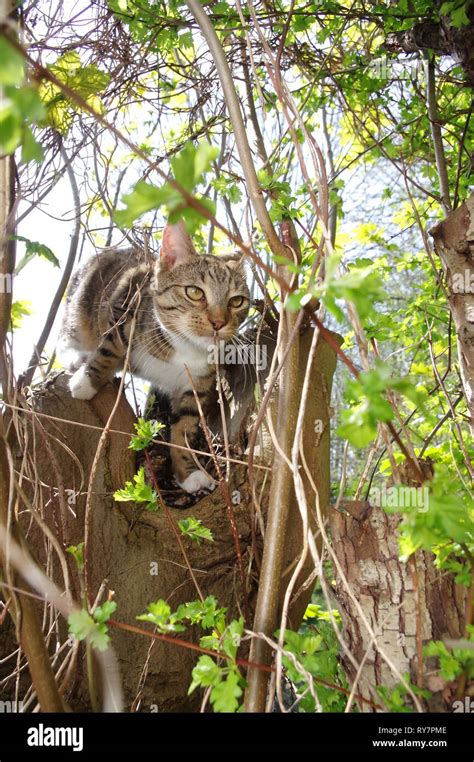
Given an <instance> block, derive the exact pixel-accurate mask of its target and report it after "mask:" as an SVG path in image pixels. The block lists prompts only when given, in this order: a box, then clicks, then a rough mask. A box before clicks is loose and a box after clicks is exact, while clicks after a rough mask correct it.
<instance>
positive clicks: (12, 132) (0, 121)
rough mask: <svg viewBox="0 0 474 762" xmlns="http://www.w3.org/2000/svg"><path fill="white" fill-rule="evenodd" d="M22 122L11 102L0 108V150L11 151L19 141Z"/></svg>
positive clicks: (3, 151)
mask: <svg viewBox="0 0 474 762" xmlns="http://www.w3.org/2000/svg"><path fill="white" fill-rule="evenodd" d="M21 129H22V123H21V119H19V118H18V115H17V114H15V113H14V111H13V107H12V104H11V103H7V105H6V106H4V108H2V109H1V110H0V152H1V153H5V154H10V153H13V151H14V150H15V149H16V148H18V146H19V145H20V142H21Z"/></svg>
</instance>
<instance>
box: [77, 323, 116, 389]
mask: <svg viewBox="0 0 474 762" xmlns="http://www.w3.org/2000/svg"><path fill="white" fill-rule="evenodd" d="M125 354H126V348H125V345H124V342H123V340H122V338H121V336H120V333H119V331H118V330H117V329H116V328H114V329H112V330H110V331H108V332H107V333H106V334H105V335H104V336H103V337H102V340H101V342H100V344H99V346H98V347H97V349H96V350H95V351H94V352H91V353H90V354H89V357H88V358H87V362H86V363H85V364H84V365H81V367H80V368H79V369H78V370H77V371H76V372H75V373H74V375H73V376H72V378H71V380H70V381H69V389H70V391H71V394H72V396H73V397H75V398H76V399H79V400H91V399H92V398H93V397H95V395H96V394H97V392H98V391H99V389H101V388H102V386H105V384H106V383H108V382H109V381H112V379H113V377H114V376H115V373H116V371H117V370H119V368H120V367H121V366H122V364H123V359H124V357H125Z"/></svg>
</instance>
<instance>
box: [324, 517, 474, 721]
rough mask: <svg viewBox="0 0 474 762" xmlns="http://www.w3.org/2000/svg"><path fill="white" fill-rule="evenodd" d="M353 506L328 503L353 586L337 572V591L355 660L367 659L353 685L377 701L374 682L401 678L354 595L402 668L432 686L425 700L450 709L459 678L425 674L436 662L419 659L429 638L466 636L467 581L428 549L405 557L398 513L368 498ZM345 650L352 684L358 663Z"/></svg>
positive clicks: (338, 549) (392, 685)
mask: <svg viewBox="0 0 474 762" xmlns="http://www.w3.org/2000/svg"><path fill="white" fill-rule="evenodd" d="M343 505H344V504H343ZM347 507H348V508H350V507H351V506H350V504H349V505H348V506H347ZM352 508H353V509H354V506H352ZM351 513H352V514H353V515H350V514H349V513H346V511H344V512H343V511H335V510H330V512H329V523H330V530H331V536H332V541H333V547H334V551H335V553H336V556H337V559H338V561H339V563H340V564H341V567H342V571H343V573H344V575H345V577H346V579H347V582H348V585H349V589H350V593H351V595H350V594H349V593H348V590H347V589H346V587H345V586H344V585H343V584H342V582H341V579H340V578H339V579H338V580H337V589H336V596H337V601H338V606H339V608H340V610H341V613H342V618H343V628H344V629H343V632H344V637H345V639H346V642H347V645H348V648H349V650H350V652H351V653H352V655H353V656H354V657H355V659H356V661H357V663H358V664H362V663H363V666H362V669H361V671H360V677H359V680H358V683H357V687H356V688H357V689H356V692H357V693H359V694H360V695H362V696H364V697H365V698H369V699H372V700H373V701H375V702H377V703H379V704H380V703H381V697H380V695H379V694H378V692H377V691H376V688H375V686H381V685H382V686H385V687H387V688H388V689H389V690H390V689H391V690H393V689H394V688H395V686H397V685H398V684H399V682H400V680H399V678H398V677H397V676H396V675H394V673H393V671H392V669H391V668H390V667H389V666H388V665H387V663H386V662H385V661H384V659H383V658H382V656H381V654H380V653H379V652H378V650H377V649H376V648H375V647H374V644H373V642H372V638H371V636H370V635H369V633H368V631H367V628H366V627H365V626H364V623H363V622H362V620H361V616H360V613H359V611H358V610H357V607H356V605H355V601H357V602H358V603H359V604H360V606H361V608H362V611H363V612H364V614H365V616H366V618H367V619H368V621H369V623H370V625H371V627H372V629H373V630H374V631H375V634H376V636H377V642H378V643H380V645H381V647H382V648H383V650H384V651H385V652H386V653H387V654H389V656H390V659H391V660H392V662H393V663H394V665H395V666H396V668H397V669H398V671H399V673H400V674H402V675H403V674H405V673H409V675H410V682H411V683H412V684H413V685H419V687H423V688H427V689H428V690H430V691H431V692H432V698H430V699H428V700H427V701H426V704H425V708H426V709H427V710H428V711H434V712H435V711H438V712H439V711H443V712H446V711H452V709H453V701H454V700H455V698H456V695H455V685H454V683H446V682H445V681H444V680H442V679H441V678H440V677H439V676H437V675H435V674H431V675H430V674H428V675H427V672H429V669H428V670H427V669H426V667H428V666H431V665H429V664H428V665H425V667H424V665H423V664H422V663H421V664H420V660H419V655H420V651H421V650H422V646H424V645H425V644H426V643H428V642H429V641H430V640H444V639H445V638H453V639H458V638H460V637H463V635H464V621H465V610H466V588H464V587H462V586H458V585H456V584H455V583H454V580H453V577H452V575H449V574H446V573H444V572H440V571H439V569H436V567H435V563H434V561H435V558H434V556H433V554H431V553H428V552H424V551H419V552H417V553H416V554H415V556H414V558H412V559H410V562H408V563H406V564H405V563H402V562H401V561H400V559H399V547H398V538H397V527H398V524H399V522H400V517H399V516H396V515H388V514H387V513H385V511H384V510H383V509H381V508H378V507H372V506H371V505H370V504H369V503H364V502H361V503H358V504H357V505H356V506H355V509H354V510H351ZM351 596H352V597H351ZM342 658H343V664H344V668H345V670H346V672H347V675H348V678H349V682H350V683H351V685H352V684H353V682H354V680H355V678H356V673H357V670H356V668H355V666H354V664H353V663H352V662H351V661H349V660H348V659H347V658H346V656H345V655H343V657H342ZM432 666H433V668H434V664H433V665H432ZM420 678H421V679H420ZM420 683H421V685H420ZM421 703H422V704H423V703H424V702H423V700H421ZM359 709H360V711H364V712H367V711H373V710H372V709H371V708H370V706H369V705H367V704H365V703H360V705H359Z"/></svg>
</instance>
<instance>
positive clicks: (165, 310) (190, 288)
mask: <svg viewBox="0 0 474 762" xmlns="http://www.w3.org/2000/svg"><path fill="white" fill-rule="evenodd" d="M152 290H153V299H154V306H155V310H156V312H157V314H158V317H159V319H160V322H161V323H162V325H163V326H164V327H165V329H166V330H168V331H169V332H170V333H173V334H174V335H176V336H179V337H181V338H186V339H188V340H190V341H192V342H193V343H195V344H197V345H198V346H201V347H203V348H204V347H208V346H209V345H210V344H211V343H212V341H213V337H214V335H216V336H217V338H218V339H220V340H224V341H227V340H229V339H231V338H232V337H233V336H234V335H235V334H236V333H237V330H238V328H239V325H240V324H241V323H242V321H243V320H244V319H245V317H246V316H247V313H248V309H249V306H250V301H249V290H248V287H247V282H246V278H245V272H244V268H243V265H242V263H241V261H240V258H239V257H225V256H224V257H215V256H204V255H199V254H198V253H197V252H196V250H195V248H194V246H193V243H192V241H191V238H190V236H189V235H188V233H187V231H186V228H185V225H184V223H183V222H179V223H177V224H176V225H170V224H168V225H167V226H166V227H165V229H164V231H163V239H162V243H161V251H160V259H159V261H158V262H157V264H156V270H155V277H154V279H153V282H152Z"/></svg>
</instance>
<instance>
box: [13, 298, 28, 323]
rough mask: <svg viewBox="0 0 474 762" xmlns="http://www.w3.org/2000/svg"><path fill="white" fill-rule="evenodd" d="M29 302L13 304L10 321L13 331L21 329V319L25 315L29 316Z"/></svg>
mask: <svg viewBox="0 0 474 762" xmlns="http://www.w3.org/2000/svg"><path fill="white" fill-rule="evenodd" d="M30 304H31V303H30V302H25V301H22V302H13V304H12V309H11V313H10V320H11V324H12V328H13V330H15V329H18V328H21V323H22V319H23V318H24V317H25V315H31V309H30Z"/></svg>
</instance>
